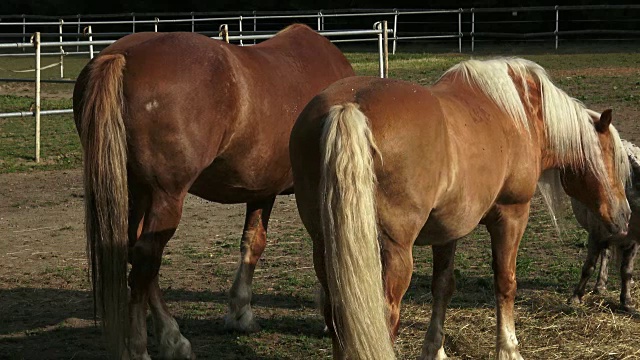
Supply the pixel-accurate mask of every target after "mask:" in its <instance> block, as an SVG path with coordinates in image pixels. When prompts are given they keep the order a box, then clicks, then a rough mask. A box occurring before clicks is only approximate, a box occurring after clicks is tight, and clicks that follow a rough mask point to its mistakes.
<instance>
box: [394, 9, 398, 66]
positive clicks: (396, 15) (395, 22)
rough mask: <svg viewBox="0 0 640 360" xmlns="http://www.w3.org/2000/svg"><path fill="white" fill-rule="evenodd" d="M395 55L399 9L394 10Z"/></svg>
mask: <svg viewBox="0 0 640 360" xmlns="http://www.w3.org/2000/svg"><path fill="white" fill-rule="evenodd" d="M393 12H394V13H395V15H393V54H394V55H395V54H396V43H397V42H398V35H397V34H398V9H393Z"/></svg>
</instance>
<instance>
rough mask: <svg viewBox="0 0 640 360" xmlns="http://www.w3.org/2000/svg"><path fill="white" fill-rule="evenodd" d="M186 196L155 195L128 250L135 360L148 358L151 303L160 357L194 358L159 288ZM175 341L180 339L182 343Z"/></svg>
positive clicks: (151, 197)
mask: <svg viewBox="0 0 640 360" xmlns="http://www.w3.org/2000/svg"><path fill="white" fill-rule="evenodd" d="M185 194H186V193H182V194H179V195H177V196H169V195H167V194H166V193H164V192H162V193H161V192H157V193H152V194H151V195H150V202H149V207H148V208H147V210H146V211H145V214H144V220H143V222H142V230H141V231H140V234H139V237H138V238H137V240H136V241H135V243H133V244H131V247H130V248H129V261H130V262H131V272H130V273H129V287H130V289H131V297H130V302H129V315H130V320H131V327H130V328H131V339H130V346H129V347H130V349H131V353H132V358H134V359H149V355H148V353H147V349H146V348H147V328H146V321H147V320H146V318H147V316H146V315H147V305H148V304H150V305H151V310H152V314H153V316H154V320H155V322H156V329H157V330H158V337H159V339H158V340H159V347H160V354H161V356H163V357H169V358H173V359H190V358H193V353H192V352H191V345H190V344H189V342H188V341H187V340H186V339H184V338H183V337H182V335H181V334H180V332H179V329H178V326H177V323H175V320H174V319H173V318H172V317H171V315H169V313H168V311H167V310H166V305H164V302H162V298H161V295H160V291H159V288H158V286H157V277H158V272H159V270H160V264H161V260H162V252H163V250H164V247H165V246H166V244H167V242H168V241H169V239H170V238H171V237H172V236H173V234H174V233H175V230H176V228H177V227H178V223H179V222H180V217H181V215H182V206H183V200H184V196H185ZM169 319H170V320H169ZM174 339H179V341H175V340H174Z"/></svg>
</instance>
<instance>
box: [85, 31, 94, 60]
mask: <svg viewBox="0 0 640 360" xmlns="http://www.w3.org/2000/svg"><path fill="white" fill-rule="evenodd" d="M85 30H86V31H87V35H89V41H93V31H92V30H91V25H89V26H87V27H86V28H85ZM89 59H93V44H89Z"/></svg>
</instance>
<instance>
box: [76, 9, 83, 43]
mask: <svg viewBox="0 0 640 360" xmlns="http://www.w3.org/2000/svg"><path fill="white" fill-rule="evenodd" d="M76 16H77V19H78V36H77V37H76V41H80V32H81V31H82V28H81V27H80V14H78V15H76ZM76 52H80V45H78V46H76Z"/></svg>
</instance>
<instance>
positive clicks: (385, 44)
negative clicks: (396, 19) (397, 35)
mask: <svg viewBox="0 0 640 360" xmlns="http://www.w3.org/2000/svg"><path fill="white" fill-rule="evenodd" d="M387 25H388V24H387V20H384V21H383V22H382V40H383V41H382V44H383V52H384V77H385V78H388V77H389V33H388V32H387V30H388V26H387Z"/></svg>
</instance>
